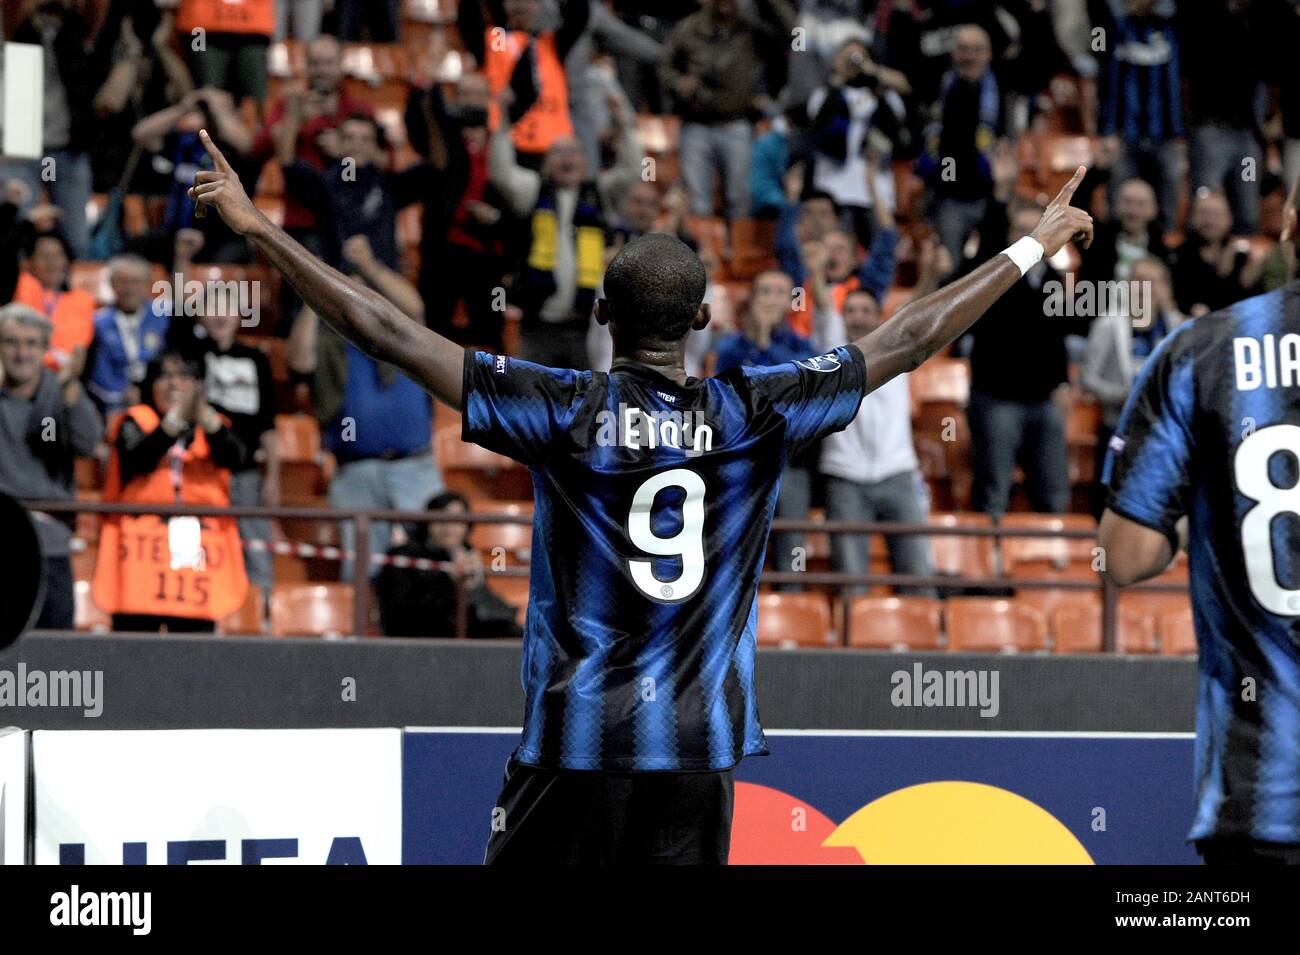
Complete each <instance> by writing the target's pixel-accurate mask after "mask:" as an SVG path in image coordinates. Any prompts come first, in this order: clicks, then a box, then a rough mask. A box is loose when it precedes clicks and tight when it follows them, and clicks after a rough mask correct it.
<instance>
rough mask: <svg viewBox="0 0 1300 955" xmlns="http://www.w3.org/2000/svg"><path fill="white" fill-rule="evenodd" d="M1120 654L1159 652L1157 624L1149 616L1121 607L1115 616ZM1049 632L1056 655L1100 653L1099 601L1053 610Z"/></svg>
mask: <svg viewBox="0 0 1300 955" xmlns="http://www.w3.org/2000/svg"><path fill="white" fill-rule="evenodd" d="M1115 623H1116V625H1117V626H1118V627H1119V633H1118V638H1119V641H1118V643H1119V652H1120V653H1159V652H1160V642H1159V640H1158V639H1157V638H1156V621H1155V618H1154V617H1152V616H1151V615H1150V614H1148V613H1143V612H1142V611H1140V610H1136V609H1134V608H1131V607H1120V608H1119V611H1118V613H1117V615H1116V620H1115ZM1051 631H1052V638H1053V641H1054V648H1055V650H1056V652H1057V653H1100V652H1101V649H1102V627H1101V600H1100V598H1098V599H1097V600H1096V602H1094V603H1093V604H1091V605H1085V604H1072V605H1068V606H1063V607H1058V608H1056V610H1054V611H1052V615H1051Z"/></svg>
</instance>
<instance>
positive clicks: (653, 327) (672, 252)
mask: <svg viewBox="0 0 1300 955" xmlns="http://www.w3.org/2000/svg"><path fill="white" fill-rule="evenodd" d="M707 282H708V276H707V275H705V272H704V264H703V263H702V262H700V257H699V256H698V255H696V254H695V253H694V252H692V251H691V248H690V246H688V245H687V244H686V243H685V242H683V241H682V240H681V239H679V238H677V237H676V236H672V235H664V234H662V233H657V232H655V233H650V234H649V235H643V236H640V237H639V238H636V239H633V240H632V241H631V242H629V243H627V245H625V246H623V248H622V249H620V250H619V252H618V254H617V255H615V256H614V259H613V261H612V262H610V263H609V268H608V269H606V270H605V300H606V303H607V304H608V306H609V309H610V317H611V318H612V319H613V321H614V322H615V323H616V325H617V328H618V333H619V336H620V337H623V336H626V337H627V338H629V339H630V340H632V341H650V340H657V341H665V342H672V341H677V340H679V339H682V338H685V337H686V334H687V332H689V331H690V330H691V325H692V324H693V323H694V322H695V316H696V314H697V313H698V312H699V310H700V303H701V302H702V301H704V287H705V285H706V284H707Z"/></svg>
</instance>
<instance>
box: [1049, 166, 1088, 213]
mask: <svg viewBox="0 0 1300 955" xmlns="http://www.w3.org/2000/svg"><path fill="white" fill-rule="evenodd" d="M1087 171H1088V169H1087V167H1086V166H1080V167H1079V168H1078V169H1076V170H1075V171H1074V175H1073V176H1071V177H1070V181H1069V182H1067V183H1066V184H1065V185H1063V186H1062V187H1061V191H1060V192H1058V193H1057V194H1056V198H1055V199H1053V200H1052V204H1053V205H1057V206H1068V205H1069V204H1070V200H1071V199H1072V198H1074V190H1076V189H1078V188H1079V183H1081V182H1083V176H1084V173H1086V172H1087Z"/></svg>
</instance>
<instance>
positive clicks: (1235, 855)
mask: <svg viewBox="0 0 1300 955" xmlns="http://www.w3.org/2000/svg"><path fill="white" fill-rule="evenodd" d="M1196 851H1197V852H1199V853H1200V855H1201V861H1202V862H1204V863H1205V864H1206V865H1300V845H1294V844H1287V843H1281V842H1261V841H1259V840H1258V839H1247V838H1244V837H1241V836H1224V837H1220V838H1213V839H1198V840H1197V842H1196Z"/></svg>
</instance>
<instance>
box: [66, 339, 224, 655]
mask: <svg viewBox="0 0 1300 955" xmlns="http://www.w3.org/2000/svg"><path fill="white" fill-rule="evenodd" d="M140 391H141V394H142V397H143V399H144V400H143V401H142V402H141V403H140V404H138V405H133V406H132V407H131V408H128V409H127V411H126V413H125V414H124V415H123V416H122V417H121V418H120V419H118V421H117V423H116V424H114V426H113V427H111V428H110V429H109V434H108V440H109V444H110V446H111V448H112V454H111V456H110V458H109V464H108V477H107V480H106V481H105V484H104V500H105V501H112V502H115V503H120V504H134V505H150V504H195V505H202V506H204V507H229V506H230V492H229V485H230V475H231V472H232V471H237V470H239V469H240V468H242V467H244V464H245V462H246V460H247V457H248V450H247V448H246V447H245V446H244V444H243V442H242V441H240V439H239V436H238V435H237V434H236V433H235V432H234V431H233V430H231V428H229V427H228V425H227V422H226V421H225V419H223V418H222V417H221V415H219V414H218V413H217V412H216V411H214V410H213V409H212V407H211V406H210V405H209V404H208V403H207V401H206V400H205V398H204V397H203V384H202V380H201V378H200V371H199V367H198V365H197V364H196V363H195V362H194V361H192V360H189V359H186V358H184V357H183V356H182V355H180V354H179V353H178V352H163V353H162V354H161V355H159V356H158V357H157V358H155V359H154V360H153V362H152V363H150V365H149V371H148V373H147V374H146V375H145V379H144V382H143V383H142V384H141V387H140ZM247 590H248V578H247V577H246V576H245V573H244V555H243V550H242V548H241V546H240V541H239V528H238V525H237V524H236V522H235V520H234V518H230V517H204V518H197V517H171V518H160V517H157V516H156V515H151V514H112V515H108V516H107V517H105V519H104V523H103V526H102V527H101V529H100V537H99V560H98V561H97V562H96V564H95V581H94V585H93V589H92V594H93V596H94V599H95V603H96V604H98V605H99V608H100V609H101V610H103V611H104V612H105V613H108V614H111V615H112V617H113V629H114V630H122V631H128V632H132V633H144V632H156V631H159V630H166V631H169V632H172V633H211V632H212V631H213V630H214V629H215V626H216V621H218V620H220V619H222V618H223V617H225V616H227V615H229V614H231V613H234V612H235V611H236V610H238V609H239V607H240V606H241V605H242V604H243V602H244V596H245V594H246V593H247Z"/></svg>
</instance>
